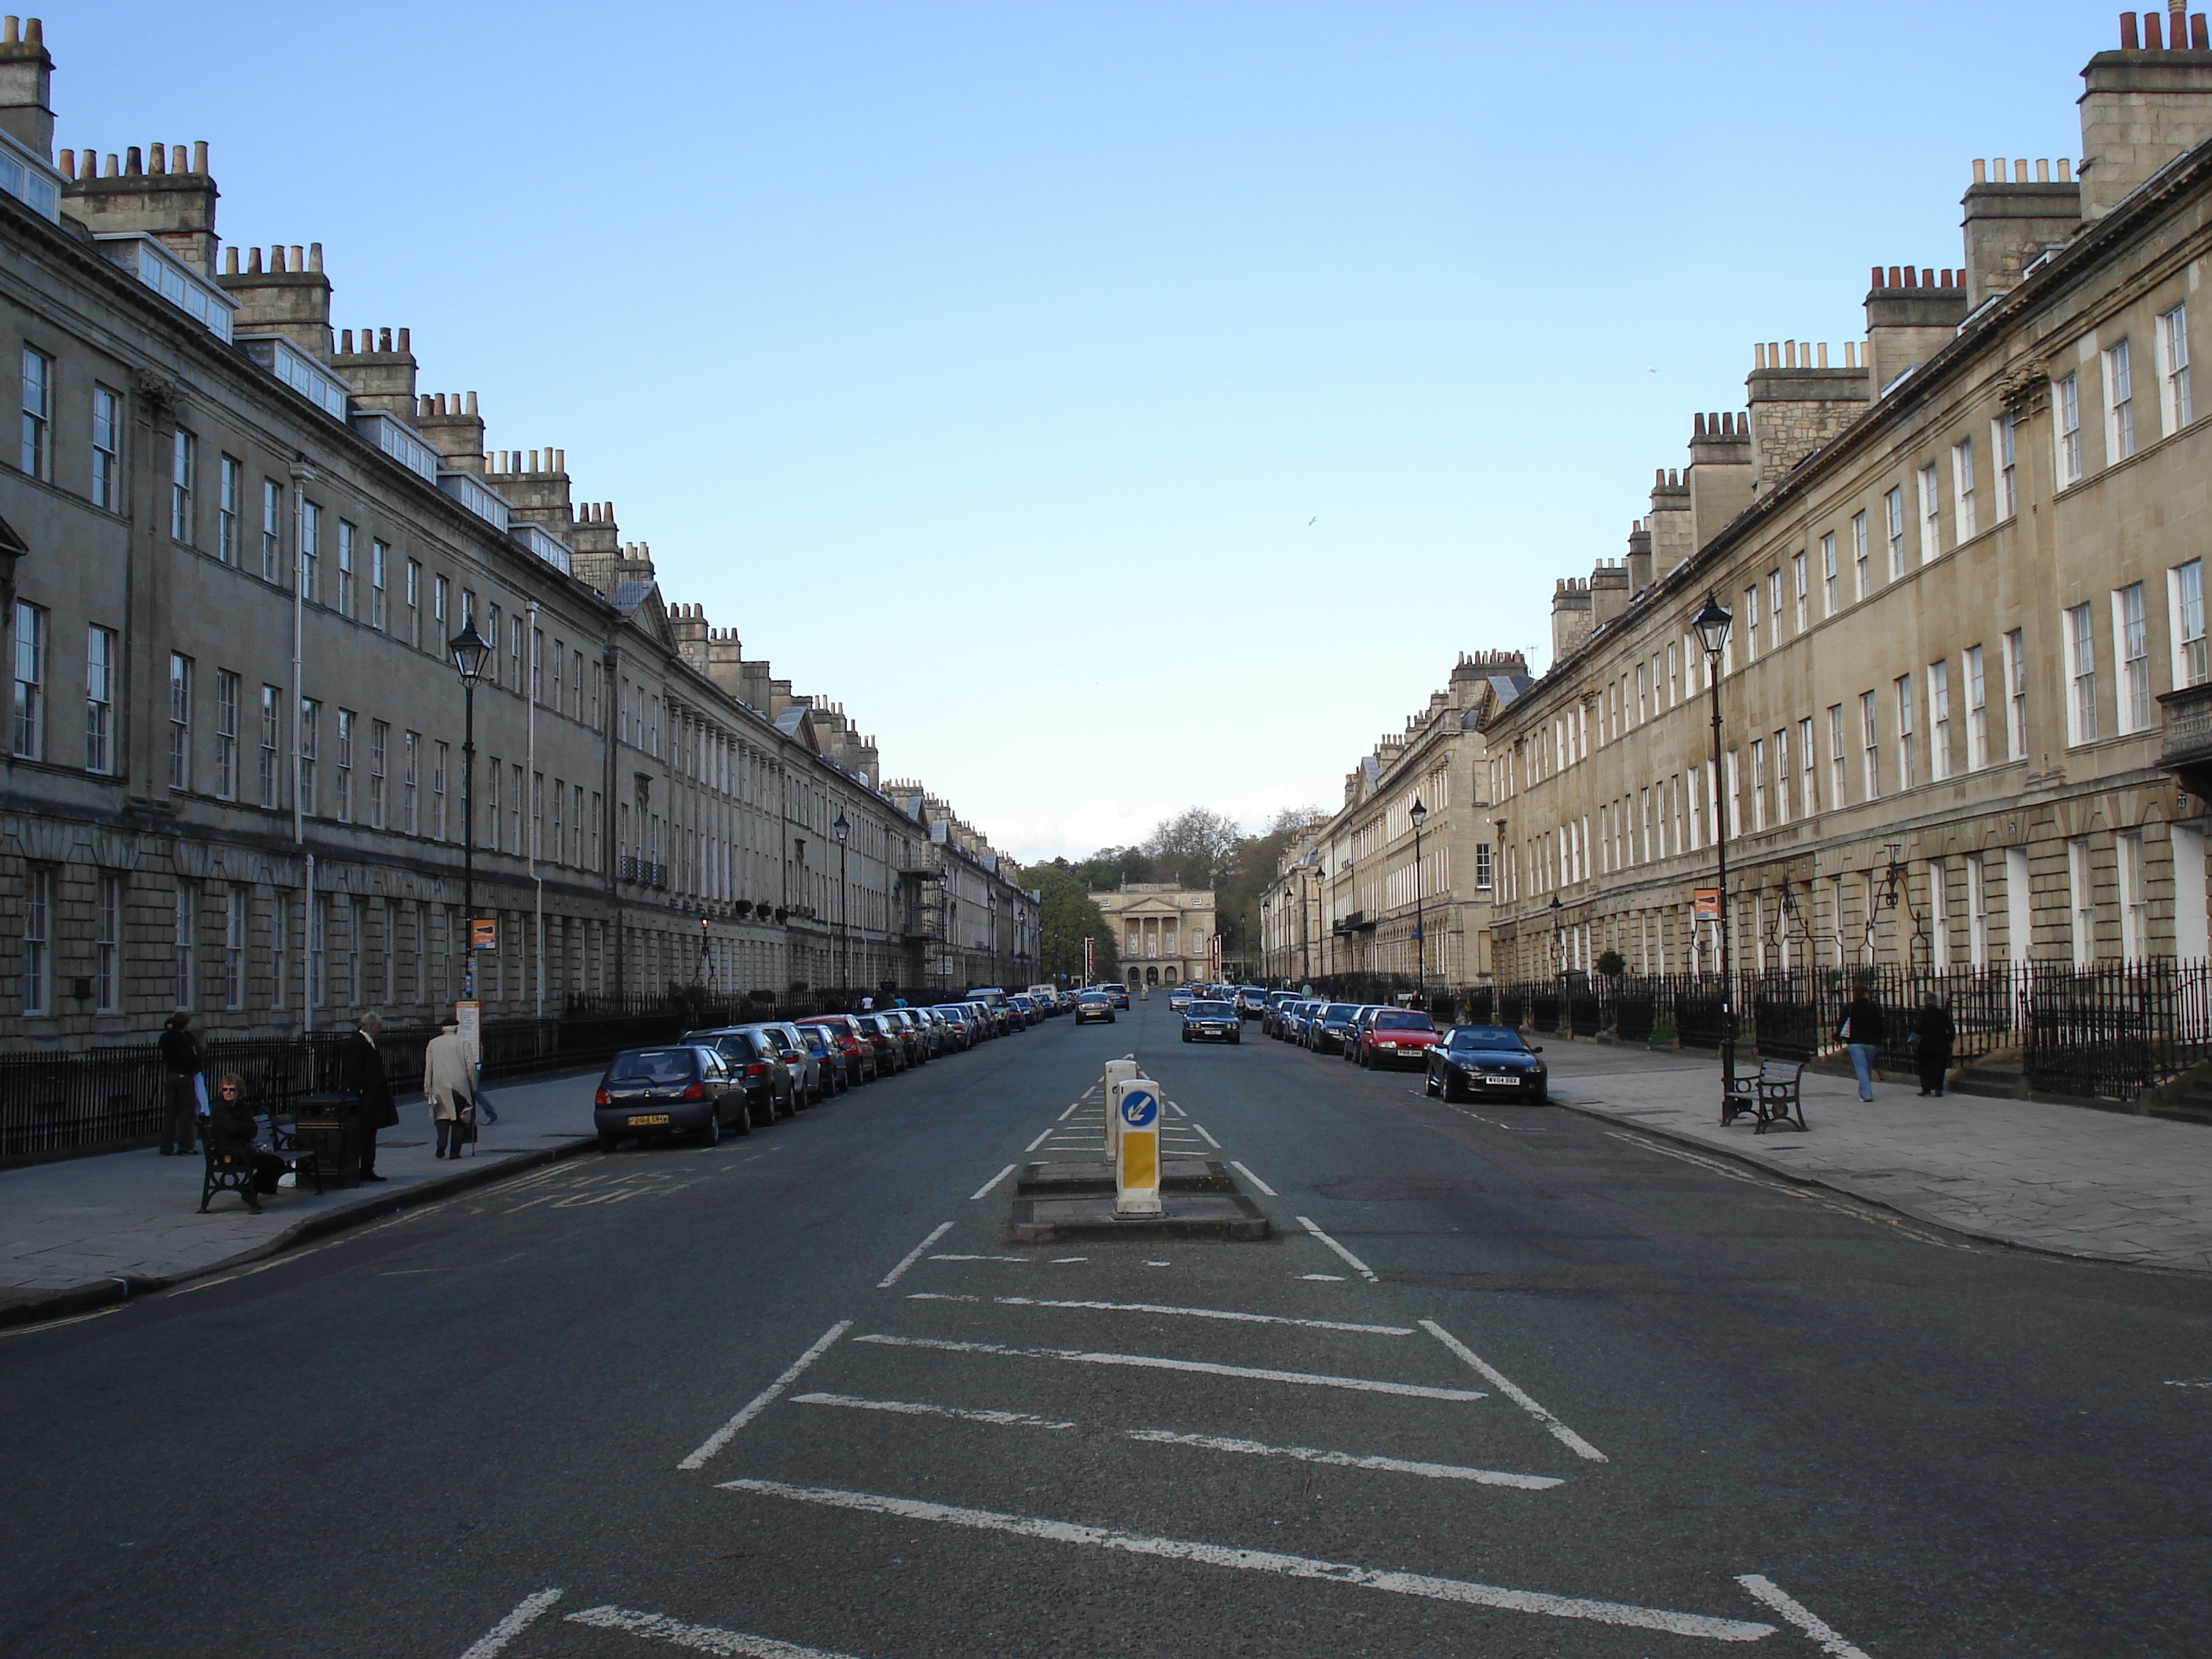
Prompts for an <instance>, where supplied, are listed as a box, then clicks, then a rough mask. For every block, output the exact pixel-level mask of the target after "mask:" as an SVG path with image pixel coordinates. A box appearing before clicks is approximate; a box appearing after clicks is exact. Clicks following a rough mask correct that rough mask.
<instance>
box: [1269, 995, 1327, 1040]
mask: <svg viewBox="0 0 2212 1659" xmlns="http://www.w3.org/2000/svg"><path fill="white" fill-rule="evenodd" d="M1326 1007H1328V1004H1327V1003H1326V1002H1322V1001H1321V1000H1318V999H1317V998H1313V997H1303V998H1301V999H1299V1000H1297V1001H1296V1002H1293V1003H1289V1004H1286V1005H1285V1007H1284V1009H1283V1012H1281V1013H1279V1014H1278V1015H1277V1016H1276V1017H1275V1035H1276V1036H1279V1037H1280V1038H1282V1040H1283V1041H1284V1042H1295V1043H1297V1045H1298V1047H1300V1048H1304V1047H1305V1046H1306V1033H1307V1031H1308V1030H1309V1029H1310V1027H1311V1026H1312V1024H1313V1018H1314V1016H1315V1015H1316V1014H1317V1013H1319V1012H1321V1011H1322V1009H1324V1008H1326Z"/></svg>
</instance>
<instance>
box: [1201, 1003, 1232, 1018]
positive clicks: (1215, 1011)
mask: <svg viewBox="0 0 2212 1659" xmlns="http://www.w3.org/2000/svg"><path fill="white" fill-rule="evenodd" d="M1190 1012H1192V1014H1193V1015H1194V1016H1195V1017H1197V1018H1200V1019H1210V1018H1218V1017H1220V1016H1222V1015H1225V1014H1233V1013H1235V1012H1237V1011H1236V1010H1235V1009H1234V1008H1232V1007H1231V1006H1229V1005H1228V1004H1227V1003H1225V1002H1194V1003H1192V1004H1191V1005H1190Z"/></svg>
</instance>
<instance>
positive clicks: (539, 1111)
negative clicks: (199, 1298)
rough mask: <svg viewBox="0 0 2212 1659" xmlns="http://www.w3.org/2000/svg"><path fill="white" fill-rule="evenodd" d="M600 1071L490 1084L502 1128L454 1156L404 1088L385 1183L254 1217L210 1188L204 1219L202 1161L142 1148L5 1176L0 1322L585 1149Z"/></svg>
mask: <svg viewBox="0 0 2212 1659" xmlns="http://www.w3.org/2000/svg"><path fill="white" fill-rule="evenodd" d="M596 1075H597V1074H596V1073H592V1074H591V1075H586V1076H574V1075H571V1076H568V1077H563V1078H555V1079H544V1080H539V1079H520V1080H517V1081H514V1082H510V1083H495V1084H494V1085H492V1096H491V1098H492V1104H493V1106H494V1108H495V1109H496V1110H497V1111H498V1113H499V1121H498V1122H497V1123H496V1124H489V1125H486V1126H484V1127H483V1128H482V1129H481V1130H480V1131H479V1133H478V1139H477V1144H476V1146H475V1147H474V1149H473V1150H472V1151H471V1152H470V1154H469V1155H468V1156H467V1157H465V1158H459V1159H452V1158H448V1159H444V1160H441V1159H439V1158H435V1157H434V1156H432V1153H433V1150H434V1148H435V1144H436V1138H435V1132H434V1130H433V1128H432V1127H431V1123H430V1115H429V1108H428V1107H427V1106H425V1105H424V1104H423V1103H422V1101H421V1099H420V1098H419V1097H418V1098H416V1099H412V1100H410V1099H407V1098H405V1097H404V1095H403V1097H402V1100H401V1103H400V1107H399V1122H398V1127H394V1128H390V1129H386V1130H385V1131H383V1132H382V1133H380V1135H379V1136H378V1137H377V1155H376V1169H377V1173H378V1174H379V1175H381V1176H386V1177H388V1178H387V1179H386V1180H385V1181H382V1182H370V1183H368V1184H365V1185H362V1186H360V1187H356V1188H349V1189H347V1190H344V1191H337V1190H333V1191H331V1192H328V1193H325V1194H321V1195H320V1196H318V1195H317V1194H316V1192H315V1189H314V1188H313V1185H312V1184H310V1185H308V1186H307V1187H306V1188H301V1189H300V1190H297V1191H295V1190H294V1189H293V1188H284V1189H283V1191H281V1192H277V1193H274V1194H270V1195H269V1196H267V1197H265V1198H264V1199H263V1200H261V1213H260V1214H259V1215H258V1216H256V1215H251V1214H248V1213H247V1212H246V1206H245V1204H244V1203H243V1202H242V1201H241V1200H240V1199H239V1197H238V1195H237V1194H234V1193H218V1194H216V1197H215V1200H214V1201H213V1202H212V1203H211V1204H210V1205H209V1206H208V1212H207V1213H206V1214H205V1215H202V1214H201V1213H200V1212H199V1206H200V1182H201V1178H202V1175H203V1173H204V1164H203V1161H202V1159H201V1158H200V1156H199V1154H198V1153H197V1152H195V1153H194V1154H193V1155H192V1156H191V1157H190V1158H163V1157H161V1155H160V1154H159V1153H158V1152H154V1151H152V1150H150V1149H149V1150H146V1151H142V1152H111V1153H106V1154H103V1155H100V1156H97V1157H92V1158H71V1159H70V1160H68V1161H66V1162H64V1163H59V1164H33V1165H31V1166H30V1167H28V1168H27V1169H18V1170H0V1324H10V1323H16V1322H21V1321H22V1320H24V1319H26V1318H35V1317H44V1316H47V1315H48V1314H51V1313H58V1312H64V1311H68V1310H71V1309H72V1308H74V1307H76V1306H79V1305H91V1304H95V1303H97V1302H100V1301H102V1300H115V1299H118V1298H120V1297H123V1296H124V1295H125V1294H126V1292H128V1293H138V1292H143V1291H149V1290H153V1289H156V1288H158V1287H159V1286H160V1285H163V1284H167V1283H172V1282H173V1281H175V1280H177V1279H185V1278H190V1277H191V1276H193V1275H195V1274H197V1273H206V1272H209V1271H210V1270H211V1269H213V1268H216V1267H222V1266H224V1265H226V1264H228V1263H232V1262H236V1261H244V1260H250V1259H252V1257H255V1256H258V1255H269V1254H270V1253H272V1252H273V1251H275V1250H278V1249H283V1248H284V1247H285V1246H286V1245H288V1244H289V1243H294V1242H295V1241H297V1240H298V1239H300V1238H301V1237H303V1236H313V1234H316V1233H319V1232H323V1231H331V1229H332V1228H333V1227H335V1226H343V1225H347V1224H348V1223H349V1221H357V1220H364V1219H367V1218H368V1216H369V1215H372V1214H381V1213H385V1212H389V1211H391V1210H395V1209H403V1208H405V1207H407V1206H409V1205H411V1204H416V1203H421V1202H423V1201H425V1200H428V1198H430V1197H432V1196H435V1194H436V1193H438V1192H439V1191H441V1190H444V1189H447V1188H451V1187H453V1186H455V1185H457V1184H462V1185H465V1184H471V1183H472V1182H476V1181H480V1180H483V1179H484V1178H486V1177H487V1176H490V1175H491V1174H492V1173H493V1170H494V1168H495V1167H497V1168H500V1169H504V1170H509V1171H512V1170H520V1169H525V1168H527V1167H529V1166H530V1164H533V1163H538V1162H543V1161H544V1160H545V1159H546V1158H551V1157H557V1156H558V1155H559V1154H560V1153H561V1152H564V1151H567V1150H569V1149H572V1148H575V1147H579V1146H584V1145H586V1144H588V1140H587V1138H588V1137H589V1136H590V1134H591V1133H592V1113H591V1103H592V1085H593V1082H594V1081H595V1079H596Z"/></svg>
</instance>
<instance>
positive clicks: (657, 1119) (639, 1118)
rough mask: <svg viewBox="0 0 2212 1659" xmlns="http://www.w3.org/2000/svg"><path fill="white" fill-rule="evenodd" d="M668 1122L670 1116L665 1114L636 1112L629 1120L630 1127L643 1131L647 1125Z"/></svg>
mask: <svg viewBox="0 0 2212 1659" xmlns="http://www.w3.org/2000/svg"><path fill="white" fill-rule="evenodd" d="M667 1121H668V1114H667V1113H665V1112H634V1113H632V1114H631V1115H630V1116H629V1119H628V1127H630V1128H633V1129H641V1128H643V1127H646V1126H647V1124H652V1123H665V1122H667Z"/></svg>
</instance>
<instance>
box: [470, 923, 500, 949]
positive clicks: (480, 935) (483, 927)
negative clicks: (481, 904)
mask: <svg viewBox="0 0 2212 1659" xmlns="http://www.w3.org/2000/svg"><path fill="white" fill-rule="evenodd" d="M469 949H470V950H471V951H496V950H498V949H499V918H498V917H497V916H471V917H470V918H469Z"/></svg>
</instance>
